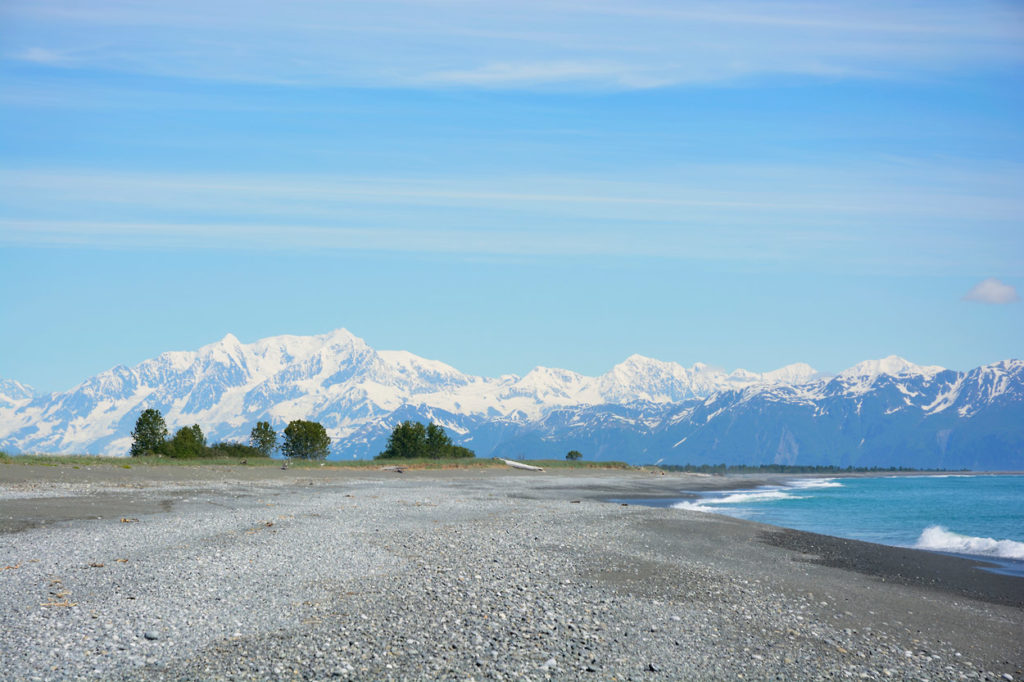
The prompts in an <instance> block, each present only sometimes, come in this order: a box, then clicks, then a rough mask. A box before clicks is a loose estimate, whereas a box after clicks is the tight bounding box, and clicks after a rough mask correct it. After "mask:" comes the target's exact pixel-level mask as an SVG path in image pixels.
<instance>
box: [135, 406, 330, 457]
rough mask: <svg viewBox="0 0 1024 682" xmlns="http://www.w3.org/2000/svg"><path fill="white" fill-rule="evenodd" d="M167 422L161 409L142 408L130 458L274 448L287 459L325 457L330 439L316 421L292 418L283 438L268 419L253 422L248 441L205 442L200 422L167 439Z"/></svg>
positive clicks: (265, 453)
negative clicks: (210, 443) (254, 424)
mask: <svg viewBox="0 0 1024 682" xmlns="http://www.w3.org/2000/svg"><path fill="white" fill-rule="evenodd" d="M168 435H169V432H168V431H167V423H166V422H165V421H164V417H163V415H162V414H160V410H157V409H153V408H150V409H147V410H143V411H142V414H140V415H139V418H138V420H136V422H135V429H134V430H133V431H132V447H131V455H132V457H142V456H144V455H163V456H164V457H175V458H180V459H191V458H199V457H236V458H238V459H243V458H249V457H253V458H255V457H270V456H271V455H273V454H274V452H276V451H277V450H280V451H281V454H283V455H284V456H285V457H288V458H290V459H326V458H327V455H328V453H329V452H330V447H331V439H330V437H329V436H328V435H327V430H326V429H324V427H323V425H322V424H320V423H319V422H312V421H305V420H303V419H295V420H293V421H291V422H289V423H288V426H286V427H285V429H284V434H283V435H284V437H283V438H282V439H280V441H279V439H278V436H277V432H276V431H274V428H273V427H272V426H271V425H270V423H269V422H256V426H254V427H253V429H252V431H251V432H250V433H249V444H248V445H246V444H244V443H231V442H222V443H214V444H213V445H207V444H206V436H205V435H204V434H203V430H202V428H200V426H199V424H193V425H192V426H183V427H181V428H180V429H178V430H177V431H175V433H174V436H173V437H171V438H168Z"/></svg>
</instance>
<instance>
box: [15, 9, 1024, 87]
mask: <svg viewBox="0 0 1024 682" xmlns="http://www.w3.org/2000/svg"><path fill="white" fill-rule="evenodd" d="M3 12H4V16H7V17H9V18H10V19H11V25H12V26H14V27H16V29H15V30H9V31H8V35H7V36H6V42H7V52H6V57H7V58H8V59H13V60H25V61H30V62H33V63H37V64H49V65H52V66H58V65H59V66H64V67H68V66H76V67H77V66H81V67H85V68H91V69H107V70H111V71H119V72H129V73H141V74H147V75H157V76H174V77H188V78H199V79H216V80H230V81H239V82H259V83H294V84H315V85H357V86H371V87H416V88H424V87H462V88H506V89H551V88H566V89H579V88H585V89H597V90H630V89H647V88H654V87H663V86H671V85H685V84H690V83H712V82H722V81H731V80H736V79H742V78H748V77H756V76H764V75H772V74H784V75H792V74H797V75H805V76H812V77H817V76H822V75H825V76H829V77H833V78H834V77H843V76H848V77H865V76H870V77H885V78H893V77H895V78H900V77H910V78H917V77H920V76H921V75H924V74H935V73H940V72H944V71H947V70H949V69H956V68H961V67H976V66H978V65H994V66H1001V67H1006V66H1017V67H1019V66H1020V65H1021V64H1022V62H1024V58H1022V54H1024V52H1022V50H1021V46H1022V43H1024V41H1022V38H1021V33H1020V31H1019V30H1015V28H1014V27H1015V26H1016V27H1017V28H1019V26H1020V23H1021V12H1020V11H1019V10H1015V9H1014V8H1013V6H1012V5H1010V4H999V3H990V4H989V3H984V4H979V3H970V4H967V3H965V4H963V5H958V4H956V3H953V4H944V5H942V6H941V7H935V6H929V7H927V8H922V6H921V5H919V4H917V3H911V2H905V1H904V2H900V1H894V2H884V3H883V2H877V3H872V2H867V3H865V2H835V3H807V4H800V3H797V4H794V3H781V2H776V3H769V2H758V3H748V2H725V3H690V4H688V5H687V7H686V8H685V9H679V8H674V7H667V6H665V5H664V4H663V3H658V2H652V1H647V2H630V3H625V2H603V3H601V2H597V3H558V2H531V1H529V0H522V1H520V2H497V1H496V2H488V3H464V2H441V1H438V2H423V1H418V2H411V1H397V0H390V1H389V0H375V1H373V2H361V1H354V2H345V3H337V2H328V1H327V0H310V1H309V2H303V3H301V4H295V3H289V4H282V3H277V2H270V1H269V0H266V1H262V2H261V1H258V0H256V1H253V2H246V3H241V2H234V1H230V0H226V1H223V2H217V3H209V2H200V1H199V0H182V2H179V3H175V5H174V11H168V10H167V9H166V6H165V5H162V4H160V3H138V2H130V1H129V0H110V1H109V2H104V3H102V4H97V5H82V4H81V3H77V2H73V1H72V0H11V1H10V2H8V3H6V4H5V8H4V10H3ZM68 54H73V55H75V59H74V60H64V59H52V58H51V57H55V56H56V57H59V56H61V55H68Z"/></svg>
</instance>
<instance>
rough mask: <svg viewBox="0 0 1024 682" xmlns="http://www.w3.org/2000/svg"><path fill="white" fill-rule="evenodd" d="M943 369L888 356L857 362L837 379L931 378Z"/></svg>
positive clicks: (896, 356) (943, 368)
mask: <svg viewBox="0 0 1024 682" xmlns="http://www.w3.org/2000/svg"><path fill="white" fill-rule="evenodd" d="M945 369H946V368H945V367H939V366H938V365H915V364H914V363H912V362H910V361H909V360H907V359H906V358H901V357H900V356H898V355H890V356H888V357H885V358H881V359H878V360H865V361H864V362H859V363H857V364H856V365H854V366H853V367H850V368H849V369H845V370H843V371H842V372H840V373H839V377H840V378H843V379H858V378H864V377H872V378H873V377H877V376H881V375H887V376H894V377H896V376H924V377H932V376H935V375H936V374H938V373H939V372H942V371H944V370H945Z"/></svg>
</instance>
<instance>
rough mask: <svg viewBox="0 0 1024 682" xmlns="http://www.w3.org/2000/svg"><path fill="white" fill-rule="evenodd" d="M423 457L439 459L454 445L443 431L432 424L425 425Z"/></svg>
mask: <svg viewBox="0 0 1024 682" xmlns="http://www.w3.org/2000/svg"><path fill="white" fill-rule="evenodd" d="M424 446H425V447H424V455H425V456H427V457H430V458H432V459H440V458H442V457H444V456H446V455H447V454H448V453H449V452H451V449H452V447H453V446H454V443H452V439H451V438H449V437H448V434H447V433H445V432H444V429H443V428H442V427H440V426H438V425H437V424H435V423H434V422H430V424H428V425H427V437H426V441H425V443H424Z"/></svg>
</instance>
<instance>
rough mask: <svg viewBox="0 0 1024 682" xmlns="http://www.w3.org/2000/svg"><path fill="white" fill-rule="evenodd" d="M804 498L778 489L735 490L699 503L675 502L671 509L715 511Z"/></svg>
mask: <svg viewBox="0 0 1024 682" xmlns="http://www.w3.org/2000/svg"><path fill="white" fill-rule="evenodd" d="M802 499H804V498H802V497H800V496H798V495H793V494H791V493H788V492H786V491H785V490H781V489H778V488H770V489H767V490H737V491H735V492H730V493H726V494H724V495H722V496H721V497H708V498H704V499H702V500H700V501H699V502H677V503H676V504H673V505H672V508H673V509H689V510H690V511H705V512H713V511H717V510H716V509H715V507H716V506H717V505H722V504H745V503H748V502H771V501H774V500H802Z"/></svg>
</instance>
